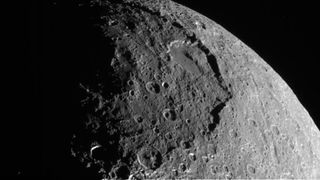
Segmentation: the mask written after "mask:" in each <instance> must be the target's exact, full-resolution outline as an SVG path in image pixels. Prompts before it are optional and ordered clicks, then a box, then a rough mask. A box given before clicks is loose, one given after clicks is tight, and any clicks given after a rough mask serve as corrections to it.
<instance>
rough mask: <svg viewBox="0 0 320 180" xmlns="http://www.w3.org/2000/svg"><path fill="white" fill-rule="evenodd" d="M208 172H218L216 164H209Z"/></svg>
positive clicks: (213, 173)
mask: <svg viewBox="0 0 320 180" xmlns="http://www.w3.org/2000/svg"><path fill="white" fill-rule="evenodd" d="M210 173H211V174H212V175H214V176H215V175H216V174H217V173H218V166H216V165H211V166H210Z"/></svg>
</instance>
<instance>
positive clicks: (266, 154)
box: [71, 0, 320, 179]
mask: <svg viewBox="0 0 320 180" xmlns="http://www.w3.org/2000/svg"><path fill="white" fill-rule="evenodd" d="M93 5H94V6H95V7H98V8H99V9H100V11H101V12H102V13H101V22H100V24H99V26H100V27H101V31H102V32H103V34H104V38H105V40H106V41H108V42H109V47H108V48H107V49H106V50H105V51H106V57H107V58H106V59H105V60H104V61H103V62H99V63H100V64H101V66H99V67H98V68H97V69H96V76H95V78H96V79H94V80H93V82H91V83H90V82H81V83H80V84H79V91H82V92H83V94H84V95H83V97H82V98H81V99H80V103H81V106H82V110H83V114H84V115H83V119H82V120H81V123H82V124H84V126H83V129H81V130H80V131H79V132H76V133H75V135H74V136H73V137H74V138H73V139H72V142H71V145H72V152H73V153H72V156H74V157H75V158H76V159H78V160H79V163H82V164H84V165H85V166H87V167H88V168H94V169H95V170H96V173H97V174H99V175H100V176H101V178H102V179H153V178H157V179H158V178H159V179H173V178H177V179H180V178H190V179H193V178H195V179H220V178H227V179H246V178H255V179H256V178H263V179H265V178H267V179H271V178H277V179H278V178H285V179H286V178H294V179H296V178H297V179H305V178H306V179H318V178H320V131H319V129H318V128H317V126H316V125H315V123H314V121H313V120H312V118H311V117H310V115H309V114H308V112H307V110H306V109H305V108H304V107H303V105H302V104H301V103H300V102H299V100H298V99H297V97H296V96H295V94H294V93H293V91H292V90H291V89H290V87H289V86H288V85H287V83H286V82H285V81H284V80H283V79H282V78H281V77H280V76H279V74H277V73H276V72H275V71H274V70H273V69H272V68H271V67H270V65H268V64H267V63H266V62H265V61H264V60H263V59H262V58H261V57H260V56H259V55H258V54H257V53H256V52H254V50H252V49H251V48H250V47H248V46H247V45H246V44H244V43H243V42H242V41H241V40H239V39H238V38H237V37H235V36H234V35H233V34H231V33H230V32H229V31H227V30H226V29H224V28H223V27H222V26H220V25H219V24H217V23H215V22H214V21H213V20H210V19H208V18H207V17H205V16H203V15H201V14H199V13H197V12H195V11H193V10H192V9H190V8H187V7H185V6H183V5H180V4H178V3H175V2H173V1H169V0H165V1H157V0H149V1H147V0H145V1H144V0H121V1H111V0H106V1H97V2H95V3H94V4H93Z"/></svg>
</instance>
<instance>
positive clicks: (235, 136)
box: [229, 129, 238, 138]
mask: <svg viewBox="0 0 320 180" xmlns="http://www.w3.org/2000/svg"><path fill="white" fill-rule="evenodd" d="M229 135H230V137H231V138H237V137H238V133H237V131H236V130H234V129H231V130H230V131H229Z"/></svg>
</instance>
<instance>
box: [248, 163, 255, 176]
mask: <svg viewBox="0 0 320 180" xmlns="http://www.w3.org/2000/svg"><path fill="white" fill-rule="evenodd" d="M247 171H248V173H249V174H250V175H255V174H256V168H255V167H254V166H253V165H252V164H248V165H247Z"/></svg>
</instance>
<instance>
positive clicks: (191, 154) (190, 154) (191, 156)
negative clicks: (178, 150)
mask: <svg viewBox="0 0 320 180" xmlns="http://www.w3.org/2000/svg"><path fill="white" fill-rule="evenodd" d="M188 157H189V159H190V160H191V161H195V160H196V159H197V158H196V155H195V154H194V153H189V155H188Z"/></svg>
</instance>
